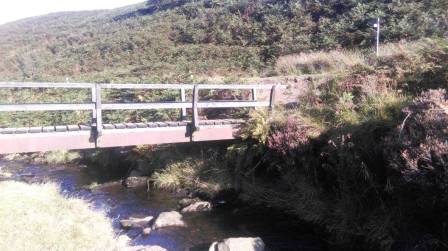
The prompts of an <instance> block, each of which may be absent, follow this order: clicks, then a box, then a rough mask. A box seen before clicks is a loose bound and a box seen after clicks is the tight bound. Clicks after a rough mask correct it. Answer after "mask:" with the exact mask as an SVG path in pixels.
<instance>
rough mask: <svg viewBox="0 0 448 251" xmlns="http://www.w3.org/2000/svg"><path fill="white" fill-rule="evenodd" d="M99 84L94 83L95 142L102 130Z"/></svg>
mask: <svg viewBox="0 0 448 251" xmlns="http://www.w3.org/2000/svg"><path fill="white" fill-rule="evenodd" d="M101 104H102V102H101V85H100V84H95V114H96V142H97V145H98V138H99V137H100V136H101V134H102V131H103V113H102V109H101Z"/></svg>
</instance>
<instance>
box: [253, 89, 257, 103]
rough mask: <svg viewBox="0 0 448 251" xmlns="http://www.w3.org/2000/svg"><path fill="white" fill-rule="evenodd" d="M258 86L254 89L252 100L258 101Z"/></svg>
mask: <svg viewBox="0 0 448 251" xmlns="http://www.w3.org/2000/svg"><path fill="white" fill-rule="evenodd" d="M257 99H258V98H257V88H254V89H252V101H257Z"/></svg>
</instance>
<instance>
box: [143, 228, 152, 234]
mask: <svg viewBox="0 0 448 251" xmlns="http://www.w3.org/2000/svg"><path fill="white" fill-rule="evenodd" d="M150 234H151V228H150V227H147V228H144V229H143V235H146V236H148V235H150Z"/></svg>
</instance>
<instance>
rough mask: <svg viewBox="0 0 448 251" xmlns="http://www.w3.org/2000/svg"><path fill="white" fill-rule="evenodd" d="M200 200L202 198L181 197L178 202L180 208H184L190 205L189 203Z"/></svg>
mask: <svg viewBox="0 0 448 251" xmlns="http://www.w3.org/2000/svg"><path fill="white" fill-rule="evenodd" d="M199 201H201V200H200V199H198V198H184V199H181V200H180V201H179V202H177V204H178V205H179V208H181V209H182V208H185V207H188V206H189V205H191V204H193V203H195V202H199Z"/></svg>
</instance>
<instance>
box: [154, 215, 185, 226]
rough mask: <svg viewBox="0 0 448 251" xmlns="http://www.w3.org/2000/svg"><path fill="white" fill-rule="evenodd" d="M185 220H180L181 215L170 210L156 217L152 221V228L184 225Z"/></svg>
mask: <svg viewBox="0 0 448 251" xmlns="http://www.w3.org/2000/svg"><path fill="white" fill-rule="evenodd" d="M185 226H186V225H185V222H184V221H183V220H182V215H181V214H180V213H179V212H176V211H171V212H164V213H161V214H160V215H159V217H157V219H156V221H155V222H154V225H153V227H152V228H153V229H158V228H164V227H185Z"/></svg>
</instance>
